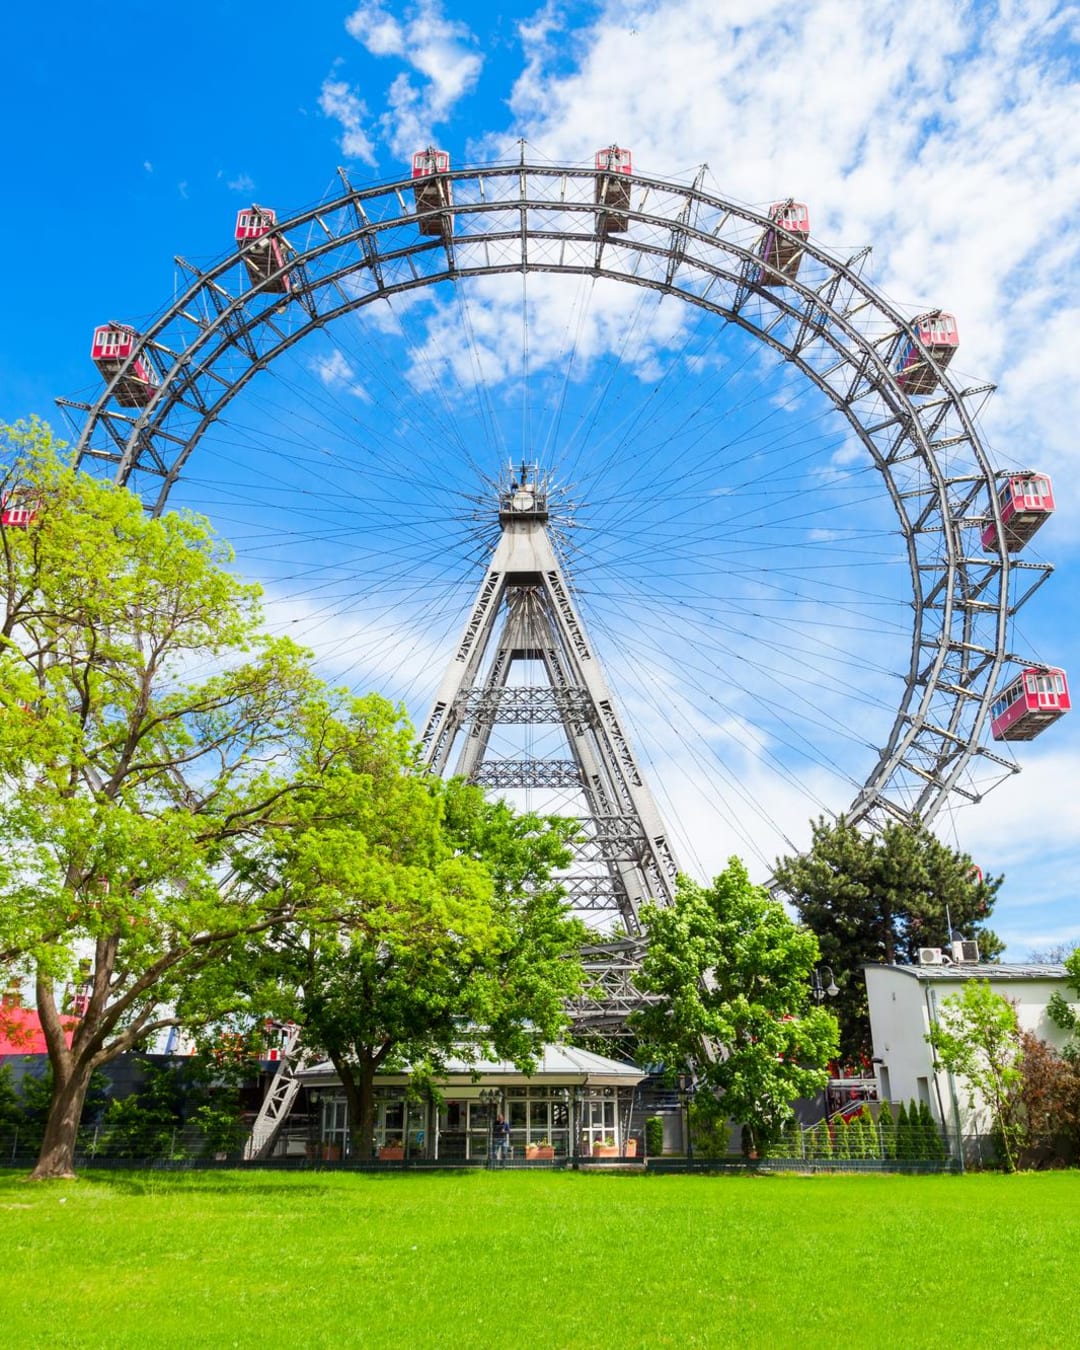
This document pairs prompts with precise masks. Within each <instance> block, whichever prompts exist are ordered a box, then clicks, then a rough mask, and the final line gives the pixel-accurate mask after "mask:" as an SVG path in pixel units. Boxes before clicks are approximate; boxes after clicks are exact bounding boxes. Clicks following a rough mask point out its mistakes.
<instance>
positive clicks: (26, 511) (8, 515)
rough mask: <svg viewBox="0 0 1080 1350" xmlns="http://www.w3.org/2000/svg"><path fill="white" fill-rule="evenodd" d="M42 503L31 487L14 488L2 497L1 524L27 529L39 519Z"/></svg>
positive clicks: (11, 527) (12, 527) (9, 527)
mask: <svg viewBox="0 0 1080 1350" xmlns="http://www.w3.org/2000/svg"><path fill="white" fill-rule="evenodd" d="M40 506H41V503H40V502H39V500H38V498H37V497H36V496H35V495H34V493H33V491H32V490H31V489H30V488H25V487H17V488H12V489H11V491H10V492H7V493H5V494H4V496H2V497H0V525H2V526H4V528H5V529H20V530H25V529H26V527H27V526H28V525H31V524H32V523H33V522H34V521H35V520H36V519H37V513H38V510H39V509H40Z"/></svg>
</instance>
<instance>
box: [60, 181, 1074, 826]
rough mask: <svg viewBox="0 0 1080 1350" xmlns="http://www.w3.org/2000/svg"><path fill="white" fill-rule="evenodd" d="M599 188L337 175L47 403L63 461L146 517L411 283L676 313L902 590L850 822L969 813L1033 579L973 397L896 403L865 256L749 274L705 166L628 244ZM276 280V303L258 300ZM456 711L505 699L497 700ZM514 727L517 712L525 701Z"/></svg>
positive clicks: (986, 777)
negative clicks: (844, 438)
mask: <svg viewBox="0 0 1080 1350" xmlns="http://www.w3.org/2000/svg"><path fill="white" fill-rule="evenodd" d="M604 178H605V175H604V174H603V173H602V172H600V171H596V170H593V169H590V168H582V167H578V166H573V167H553V166H549V165H543V166H541V165H532V164H528V163H525V162H524V161H522V162H520V163H517V164H498V165H491V166H486V167H479V168H463V169H458V170H454V171H453V172H451V173H450V174H449V175H447V180H446V181H448V182H450V183H452V188H453V201H452V204H451V203H449V202H448V201H446V200H445V199H444V200H443V205H442V206H441V208H440V209H439V210H437V211H436V210H427V211H423V212H421V213H420V214H418V213H417V209H416V205H415V199H414V196H413V191H412V188H413V183H412V182H411V181H410V180H402V181H397V182H392V183H384V184H379V185H375V186H371V187H366V188H363V189H355V188H353V187H352V186H351V184H350V183H349V182H348V180H347V178H346V176H345V174H344V172H343V171H341V180H342V191H341V193H340V194H339V195H338V196H336V197H335V198H334V199H333V200H329V201H325V202H322V203H320V204H319V205H318V206H315V207H313V208H310V209H308V210H305V211H302V212H300V213H298V214H296V215H294V216H292V217H291V218H290V219H288V220H283V221H281V222H280V223H279V224H278V225H277V227H276V233H277V234H278V235H279V237H280V238H281V239H282V240H283V241H284V243H285V247H284V248H283V250H282V257H283V263H282V267H281V268H280V269H279V271H278V272H275V273H273V274H272V275H271V276H269V277H268V278H267V279H266V280H265V281H264V282H262V283H261V284H259V285H255V286H252V285H251V283H250V281H249V279H248V273H247V269H246V268H245V266H244V247H247V248H250V247H252V246H251V245H247V246H244V247H242V248H240V249H239V250H238V251H237V252H234V253H232V254H230V255H229V256H227V257H224V258H223V259H222V260H221V261H220V262H218V263H217V264H216V265H214V266H213V267H210V268H207V269H205V270H203V269H200V268H198V267H195V266H193V265H192V264H190V263H188V262H185V261H184V260H183V259H180V258H178V259H177V260H176V261H177V264H178V266H179V267H180V269H181V270H182V273H183V274H184V276H186V278H187V279H188V280H187V285H186V286H185V287H184V288H183V289H182V291H181V293H180V294H178V296H177V298H176V299H175V301H174V302H173V303H172V304H171V305H169V307H168V308H167V309H165V310H164V311H163V312H162V313H161V314H160V315H159V317H158V318H157V319H156V320H155V321H154V322H152V323H151V324H150V325H149V326H148V327H147V329H146V331H145V332H144V334H143V335H142V337H141V340H140V342H139V344H138V346H137V347H136V349H135V351H134V353H133V355H132V357H131V359H130V361H129V362H128V364H127V365H126V366H125V367H124V368H123V369H121V370H120V371H119V372H118V373H117V374H116V376H115V377H114V378H113V380H112V382H111V383H110V385H109V386H108V387H106V388H105V389H103V391H102V393H101V395H100V397H99V398H98V399H97V401H96V402H94V403H85V402H74V401H72V400H62V401H61V403H62V407H63V408H64V410H65V413H66V414H67V415H68V417H69V420H70V421H71V422H72V425H73V427H74V430H75V433H76V436H77V450H78V456H79V458H80V460H81V461H82V462H83V464H84V465H92V464H93V465H99V466H101V468H102V469H103V470H104V471H107V472H110V473H112V474H114V475H115V477H116V479H117V480H118V481H120V482H125V483H128V484H130V485H131V486H133V487H134V488H136V489H137V490H138V491H139V492H140V493H141V494H142V495H143V497H144V499H145V500H146V501H147V502H148V505H149V506H150V507H151V509H153V510H155V511H160V510H162V509H163V508H164V506H165V504H166V502H167V499H168V495H169V490H170V488H171V487H172V485H173V484H174V483H175V482H176V480H177V478H178V476H179V475H180V474H181V473H182V472H183V470H184V467H185V465H186V464H187V462H188V459H189V457H190V456H191V455H192V454H193V453H194V452H195V450H196V448H197V446H198V443H199V440H200V437H201V436H202V435H203V433H204V432H205V431H206V429H207V428H208V427H209V426H210V425H211V424H212V423H213V422H214V421H215V419H216V418H218V417H219V416H220V415H221V414H222V412H223V411H224V409H225V408H226V406H227V405H228V404H229V403H230V401H231V400H232V399H233V398H235V397H236V396H237V394H239V393H240V392H241V391H242V390H243V389H244V388H245V387H246V386H247V384H248V382H249V381H251V380H252V379H253V378H254V377H255V376H256V374H257V373H258V372H259V371H261V370H263V369H264V368H265V367H266V366H268V365H269V364H270V363H271V362H273V361H274V360H275V359H276V358H277V357H278V356H280V355H282V354H283V353H284V352H286V351H288V350H289V349H290V348H291V347H292V346H293V345H294V344H296V343H298V342H301V341H302V340H303V339H304V338H305V337H306V336H307V335H308V334H309V333H311V332H313V331H315V330H318V329H321V328H323V327H324V326H325V325H327V324H330V323H332V322H333V321H334V320H335V319H337V318H339V317H340V316H342V315H345V314H348V313H350V312H352V311H355V310H359V309H362V308H363V306H365V305H367V304H370V303H372V302H373V301H375V300H379V299H383V298H388V297H392V296H394V295H396V294H400V293H403V292H407V291H410V290H413V289H415V288H417V287H420V286H428V285H433V284H437V283H440V282H445V283H449V284H460V283H463V282H465V281H467V279H468V278H470V277H478V276H490V275H494V274H500V273H520V272H526V273H565V274H575V275H586V276H593V277H603V278H608V279H611V280H615V281H621V282H625V283H627V284H630V285H634V286H640V287H646V288H648V289H650V290H653V291H657V292H662V293H664V294H668V295H671V296H673V297H677V298H679V299H681V300H683V301H685V302H686V303H687V304H690V305H694V306H697V307H699V308H701V309H704V310H708V311H711V312H712V313H714V314H715V315H716V316H717V318H718V319H719V320H721V321H724V322H728V323H732V324H736V325H738V326H739V327H740V328H742V329H743V330H745V331H746V332H748V333H750V334H752V335H753V336H755V337H757V338H759V339H760V340H761V341H762V342H763V343H765V344H766V345H767V346H768V347H769V348H771V349H772V350H773V351H775V352H776V353H778V354H779V355H780V356H781V357H782V358H783V359H784V360H785V361H788V362H790V363H791V364H792V365H794V366H795V367H797V368H798V369H799V370H800V371H801V372H802V373H803V375H804V376H805V377H806V378H807V379H808V380H810V381H811V383H812V384H814V385H815V386H816V387H817V388H818V389H819V390H821V391H822V393H823V394H824V395H825V396H826V397H827V398H828V399H829V400H830V401H831V402H832V403H833V404H834V405H835V407H836V408H837V409H839V411H840V412H841V413H842V414H843V415H844V416H845V417H846V418H847V420H848V422H849V423H850V425H851V428H852V430H853V432H854V434H855V435H856V436H857V437H858V439H859V440H860V441H861V443H862V445H863V446H864V447H865V449H866V452H867V454H868V455H869V456H870V459H871V461H872V462H873V464H874V465H875V466H876V468H877V469H878V470H879V471H880V473H881V476H882V481H883V484H884V487H885V490H886V491H887V492H888V494H889V497H890V499H891V500H892V503H893V506H894V508H895V511H896V515H897V520H898V522H899V526H900V529H901V532H902V534H903V537H904V540H905V544H906V552H907V559H908V565H909V570H910V576H911V587H912V615H913V622H912V635H911V649H910V659H909V662H908V667H907V670H906V671H905V672H904V687H903V692H902V695H901V697H900V699H899V704H898V708H897V712H896V716H895V718H894V720H893V723H892V727H891V729H890V731H889V734H888V737H887V739H886V741H885V743H884V745H883V747H882V748H881V751H880V754H879V756H878V759H877V762H876V764H875V765H874V767H873V769H872V770H871V772H870V773H869V775H868V777H867V779H866V781H865V783H864V785H863V786H862V788H861V789H860V790H859V792H858V793H857V794H856V796H855V799H854V801H853V802H852V803H851V804H850V807H849V808H848V813H849V816H851V817H852V818H854V819H856V820H864V821H866V822H867V823H869V824H874V823H880V822H882V821H883V820H885V819H888V818H897V819H907V818H909V817H910V816H911V815H912V814H914V813H918V814H919V815H921V816H922V817H923V819H926V820H929V819H932V818H933V816H934V815H935V813H936V812H937V811H938V810H939V809H940V808H941V807H942V805H943V804H944V803H945V802H946V801H947V800H948V798H949V797H950V794H953V793H956V794H959V795H960V796H962V797H964V798H966V799H968V800H972V801H977V800H978V799H979V797H980V796H981V795H983V793H984V792H985V791H986V790H987V787H988V786H989V785H991V784H992V782H994V781H997V780H998V779H1000V778H1001V777H1002V776H1004V775H1006V774H1008V773H1010V772H1014V771H1015V769H1016V765H1015V764H1014V763H1013V762H1012V761H1011V760H1008V759H1005V758H1003V757H1001V756H999V755H997V754H995V753H994V752H993V750H992V749H991V748H990V747H988V746H983V745H982V744H980V741H981V737H982V734H983V731H984V727H985V724H986V721H987V717H988V710H989V704H990V701H991V698H992V695H993V692H994V690H995V688H996V687H997V685H998V683H999V674H1000V671H1001V667H1002V665H1003V663H1005V662H1006V661H1013V660H1015V661H1024V660H1025V659H1026V658H1024V657H1023V656H1020V655H1013V654H1012V653H1010V652H1009V651H1008V650H1007V626H1008V621H1009V619H1010V617H1011V615H1012V614H1014V613H1015V612H1016V610H1017V609H1018V608H1019V607H1020V605H1022V604H1023V603H1024V602H1025V601H1026V600H1027V599H1028V597H1029V596H1030V595H1031V594H1032V592H1033V591H1034V590H1035V589H1036V588H1037V587H1038V586H1039V585H1040V584H1041V583H1042V582H1043V581H1044V580H1045V579H1046V577H1047V575H1048V574H1049V571H1050V568H1049V567H1048V566H1047V565H1046V564H1044V563H1040V562H1027V561H1019V560H1017V559H1015V558H1011V557H1010V556H1009V554H1008V552H1007V551H1006V548H1005V546H1004V540H1003V536H1002V531H1001V515H1000V505H999V502H998V497H997V492H996V486H997V484H996V481H995V480H996V476H997V475H996V474H995V470H994V469H993V467H992V465H991V463H990V461H989V459H988V457H987V454H986V452H985V450H984V448H983V446H982V445H981V443H980V440H979V436H978V433H977V431H976V427H975V423H974V418H975V416H976V415H977V413H978V411H979V408H980V407H981V405H982V402H983V400H985V398H986V397H987V396H988V394H989V393H990V391H991V386H989V385H978V386H975V387H970V388H962V387H959V386H958V385H957V384H955V383H954V382H953V381H951V380H950V379H949V378H948V377H947V376H946V375H945V374H942V376H941V378H940V381H939V383H938V385H937V388H936V389H935V390H934V392H933V393H932V394H930V395H929V396H925V397H911V396H910V395H909V394H907V393H905V391H904V390H903V389H902V388H901V387H900V385H899V384H898V383H897V380H896V378H895V375H894V373H893V372H894V367H895V364H896V358H897V354H898V352H899V349H900V347H901V344H903V343H906V342H907V341H908V340H909V338H910V334H911V331H912V322H913V321H912V319H911V318H909V317H906V316H903V315H901V314H900V313H899V312H898V311H897V310H896V309H894V308H893V307H892V306H891V305H890V304H889V303H888V302H887V301H886V300H885V299H884V298H883V297H882V296H880V295H879V294H878V293H877V292H876V291H875V290H874V288H873V287H872V285H871V284H870V283H869V281H868V280H867V279H866V278H865V277H864V276H863V267H864V264H865V261H866V258H867V256H868V253H869V250H868V249H863V250H860V251H859V252H856V253H854V254H852V255H851V256H848V257H837V256H833V255H832V254H831V253H829V252H828V251H826V250H825V249H822V248H821V247H820V246H819V245H817V244H816V243H814V242H812V241H807V242H805V243H804V244H803V257H802V260H801V266H800V268H799V271H798V275H797V277H794V278H792V277H789V276H783V277H781V276H780V275H779V274H772V275H769V273H770V271H771V269H770V268H769V267H768V266H764V269H763V264H762V262H761V259H760V257H759V251H760V246H761V240H762V239H763V237H764V234H765V232H766V230H767V229H768V228H769V225H770V221H769V219H768V218H766V217H765V216H763V215H760V214H758V213H757V212H755V211H752V210H749V209H747V208H746V207H744V206H740V205H738V204H736V203H733V202H730V201H727V200H725V199H723V198H722V197H718V196H716V195H714V194H712V193H709V192H706V191H705V190H704V189H703V186H702V184H703V179H704V170H703V171H702V173H700V174H699V175H698V177H697V179H696V180H695V181H694V182H693V183H692V184H688V183H679V182H671V181H667V180H664V179H660V178H653V177H648V176H644V175H640V174H638V175H632V176H630V177H629V179H628V181H629V185H630V201H629V204H628V206H627V208H626V211H627V225H628V229H627V231H626V233H623V234H611V233H608V232H606V231H605V230H604V228H603V226H602V219H601V218H602V216H603V215H604V208H603V206H602V205H598V204H597V201H598V197H600V196H601V194H602V192H603V190H604ZM621 209H622V208H621V207H620V210H621ZM433 226H434V227H435V228H433ZM301 241H303V242H301ZM285 271H288V273H289V277H290V289H289V291H288V293H287V294H285V295H282V294H281V293H280V292H279V291H278V292H275V291H274V290H273V289H271V288H272V287H273V285H274V283H275V281H276V279H277V278H278V277H279V276H280V275H281V274H282V273H283V272H285ZM763 280H764V281H767V282H770V283H771V284H762V282H763ZM778 283H779V284H778ZM923 355H924V359H926V360H930V357H929V356H928V355H927V354H926V353H925V352H924V353H923ZM140 356H145V357H146V358H147V359H148V360H149V361H150V362H151V363H152V364H153V366H154V367H155V369H156V370H157V372H158V374H159V376H160V381H161V382H160V387H159V389H158V391H157V392H156V394H155V395H154V397H153V400H152V402H150V403H149V404H148V406H147V407H145V408H143V409H124V408H121V407H120V406H119V405H118V403H117V401H116V399H115V397H114V395H115V392H116V390H117V388H118V387H119V385H120V382H121V381H123V379H124V378H125V374H126V371H127V370H128V369H129V367H130V366H131V365H132V364H133V363H134V362H135V361H136V360H137V359H139V357H140ZM987 524H993V525H994V526H995V527H996V538H997V544H996V547H995V548H993V549H992V550H990V551H985V552H984V551H983V550H981V548H980V546H979V542H978V534H979V531H980V530H982V529H983V528H984V527H985V526H986V525H987ZM470 697H475V698H477V699H484V698H488V697H496V698H499V699H503V698H505V699H507V700H508V702H513V700H514V698H520V696H519V695H518V694H517V692H516V691H511V690H500V691H498V692H497V693H492V692H490V691H480V692H477V693H475V694H471V695H470ZM551 697H553V698H555V699H559V698H562V697H566V698H567V699H572V698H573V697H574V695H573V693H572V692H570V691H566V692H559V691H556V692H555V693H553V694H552V695H551ZM519 715H520V716H521V717H522V718H529V717H538V716H540V712H539V705H538V704H533V705H531V706H529V707H528V708H525V707H523V708H521V709H520V710H519ZM564 771H565V772H566V773H569V772H570V770H569V769H568V768H567V769H565V770H564ZM504 772H506V773H507V774H511V773H512V772H519V773H520V774H525V772H526V770H525V769H524V768H519V770H516V771H512V770H510V769H509V768H507V769H505V770H504ZM553 772H554V771H553Z"/></svg>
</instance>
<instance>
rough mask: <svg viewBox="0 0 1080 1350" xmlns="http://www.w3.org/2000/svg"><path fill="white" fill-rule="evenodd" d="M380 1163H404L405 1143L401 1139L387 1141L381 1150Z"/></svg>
mask: <svg viewBox="0 0 1080 1350" xmlns="http://www.w3.org/2000/svg"><path fill="white" fill-rule="evenodd" d="M379 1160H380V1162H404V1160H405V1142H404V1140H402V1139H401V1138H400V1137H395V1138H392V1139H387V1141H386V1143H385V1144H383V1146H382V1148H380V1149H379Z"/></svg>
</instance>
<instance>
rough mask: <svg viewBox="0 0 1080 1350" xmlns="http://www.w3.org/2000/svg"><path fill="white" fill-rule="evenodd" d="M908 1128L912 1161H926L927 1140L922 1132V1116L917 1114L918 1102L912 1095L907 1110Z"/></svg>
mask: <svg viewBox="0 0 1080 1350" xmlns="http://www.w3.org/2000/svg"><path fill="white" fill-rule="evenodd" d="M907 1118H908V1129H909V1131H910V1132H911V1158H912V1161H913V1162H925V1161H926V1148H927V1141H926V1135H925V1133H924V1132H923V1124H922V1116H921V1115H920V1114H919V1103H918V1102H917V1101H916V1100H915V1098H914V1097H912V1098H911V1100H910V1101H909V1102H908V1110H907Z"/></svg>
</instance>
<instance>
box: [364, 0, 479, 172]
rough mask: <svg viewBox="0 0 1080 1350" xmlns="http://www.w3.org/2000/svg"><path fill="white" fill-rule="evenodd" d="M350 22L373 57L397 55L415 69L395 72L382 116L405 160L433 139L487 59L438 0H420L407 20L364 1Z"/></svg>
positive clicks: (385, 131)
mask: <svg viewBox="0 0 1080 1350" xmlns="http://www.w3.org/2000/svg"><path fill="white" fill-rule="evenodd" d="M345 27H346V29H347V30H348V32H349V34H350V35H351V36H352V37H354V38H355V39H356V40H357V42H359V43H360V44H361V45H362V46H363V47H365V48H366V49H367V50H368V51H369V52H370V53H371V54H372V55H373V56H379V57H396V58H397V59H398V60H400V61H403V62H405V64H406V65H408V66H409V67H410V68H411V73H410V72H409V71H402V72H401V73H400V74H398V75H397V76H395V78H394V80H393V81H392V83H391V85H390V89H389V91H388V94H387V103H388V105H389V106H388V111H387V112H385V113H384V114H383V115H382V116H381V117H380V119H379V126H380V128H381V130H382V132H383V135H384V136H385V137H386V140H387V143H388V144H389V146H390V149H391V150H392V151H393V152H394V154H395V155H397V156H398V157H399V158H402V159H406V158H408V157H409V156H410V155H412V153H413V152H414V151H416V150H419V149H422V148H423V147H424V146H425V145H427V144H429V143H430V142H431V141H432V140H434V138H435V137H434V128H435V127H436V126H437V125H438V124H440V123H443V122H445V121H446V120H447V119H448V117H449V116H450V114H451V112H452V110H453V108H454V106H455V104H457V103H458V102H459V100H460V99H462V98H463V97H465V95H467V94H469V93H471V92H472V91H473V89H474V88H475V87H476V83H477V81H478V79H479V78H480V71H481V68H482V66H483V64H484V58H483V57H482V56H481V55H480V54H479V53H478V52H477V51H476V43H475V39H474V38H473V36H472V34H471V32H470V31H469V29H468V27H467V26H466V25H465V24H463V23H460V22H458V21H456V20H453V19H448V18H447V17H446V16H445V14H444V13H443V10H442V5H441V4H440V3H439V2H438V0H420V3H419V4H417V5H415V6H414V7H412V8H411V9H409V10H408V11H407V12H406V16H405V18H404V19H403V20H399V19H397V18H395V17H394V16H393V15H392V14H389V13H388V12H387V11H386V10H385V9H384V8H383V6H382V5H381V4H380V3H379V0H373V2H371V3H364V4H361V5H359V6H358V7H357V8H356V9H355V10H354V11H353V13H352V14H350V16H349V17H348V19H347V20H346V22H345ZM417 75H418V76H420V80H419V82H416V81H415V79H414V76H417Z"/></svg>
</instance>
